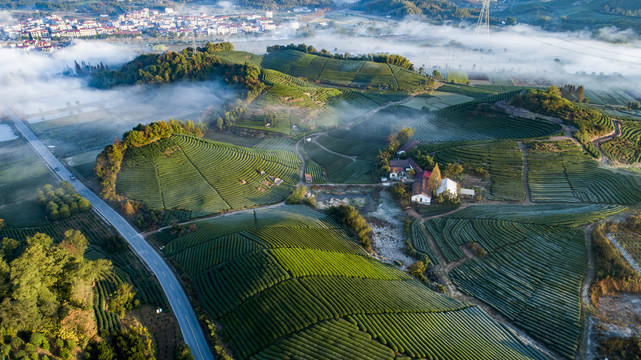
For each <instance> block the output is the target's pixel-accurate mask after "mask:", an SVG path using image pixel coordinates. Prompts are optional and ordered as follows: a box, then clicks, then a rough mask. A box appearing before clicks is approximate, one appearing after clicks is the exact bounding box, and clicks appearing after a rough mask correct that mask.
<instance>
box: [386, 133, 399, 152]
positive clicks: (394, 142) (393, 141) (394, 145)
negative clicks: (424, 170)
mask: <svg viewBox="0 0 641 360" xmlns="http://www.w3.org/2000/svg"><path fill="white" fill-rule="evenodd" d="M399 146H400V142H399V141H398V135H396V134H390V136H388V137H387V149H388V151H389V152H390V153H395V152H396V150H398V147H399Z"/></svg>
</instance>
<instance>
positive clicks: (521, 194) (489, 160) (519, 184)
mask: <svg viewBox="0 0 641 360" xmlns="http://www.w3.org/2000/svg"><path fill="white" fill-rule="evenodd" d="M433 156H434V159H435V160H436V161H437V162H439V163H441V164H443V163H457V162H458V163H460V164H461V165H463V167H465V169H466V170H468V171H469V172H473V171H474V169H476V168H477V167H482V168H483V169H485V170H487V171H488V172H489V173H490V181H491V185H490V189H489V190H490V196H489V200H505V201H523V199H525V191H524V189H523V176H522V174H523V153H522V152H521V151H520V150H519V149H518V147H517V144H516V142H513V141H506V142H495V143H489V144H480V145H469V146H460V147H450V148H446V149H443V150H440V151H437V152H435V153H433Z"/></svg>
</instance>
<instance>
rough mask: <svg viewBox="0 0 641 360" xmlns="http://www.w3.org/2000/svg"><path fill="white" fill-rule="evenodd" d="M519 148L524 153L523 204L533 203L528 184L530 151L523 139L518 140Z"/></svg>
mask: <svg viewBox="0 0 641 360" xmlns="http://www.w3.org/2000/svg"><path fill="white" fill-rule="evenodd" d="M518 144H519V149H521V152H522V153H523V190H524V191H525V200H523V202H522V203H521V204H523V205H532V199H531V198H530V187H529V186H528V171H529V167H528V166H529V164H528V152H527V146H525V144H524V143H523V142H522V141H519V142H518Z"/></svg>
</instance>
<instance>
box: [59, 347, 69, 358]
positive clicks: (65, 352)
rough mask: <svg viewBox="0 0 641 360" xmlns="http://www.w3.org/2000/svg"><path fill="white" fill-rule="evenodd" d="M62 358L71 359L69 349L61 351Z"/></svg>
mask: <svg viewBox="0 0 641 360" xmlns="http://www.w3.org/2000/svg"><path fill="white" fill-rule="evenodd" d="M60 357H61V358H63V359H65V360H66V359H69V358H71V351H69V349H66V348H64V349H62V350H60Z"/></svg>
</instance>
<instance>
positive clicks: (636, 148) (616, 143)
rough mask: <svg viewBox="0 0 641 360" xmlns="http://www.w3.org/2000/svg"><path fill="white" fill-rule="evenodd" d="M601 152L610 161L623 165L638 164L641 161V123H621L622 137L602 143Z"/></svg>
mask: <svg viewBox="0 0 641 360" xmlns="http://www.w3.org/2000/svg"><path fill="white" fill-rule="evenodd" d="M600 146H601V150H603V152H604V153H605V154H606V155H607V156H608V159H610V160H612V161H614V162H617V163H621V164H636V163H638V162H640V161H641V122H637V121H625V122H622V123H621V136H620V137H617V138H614V139H612V140H610V141H606V142H604V143H601V145H600Z"/></svg>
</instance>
